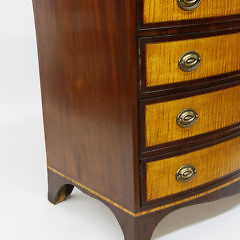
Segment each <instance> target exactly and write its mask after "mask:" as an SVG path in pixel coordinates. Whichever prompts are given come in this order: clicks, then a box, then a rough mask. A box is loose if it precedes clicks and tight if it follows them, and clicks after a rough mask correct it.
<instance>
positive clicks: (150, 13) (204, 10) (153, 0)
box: [140, 0, 240, 24]
mask: <svg viewBox="0 0 240 240" xmlns="http://www.w3.org/2000/svg"><path fill="white" fill-rule="evenodd" d="M188 2H190V1H189V0H171V1H169V0H140V5H141V10H142V12H141V13H140V15H142V19H143V20H142V21H143V24H153V23H161V22H171V21H182V20H193V19H204V18H213V17H223V16H229V15H236V14H240V2H239V0H232V1H231V2H229V1H222V0H221V1H216V0H202V1H201V0H195V1H194V0H193V1H191V3H188Z"/></svg>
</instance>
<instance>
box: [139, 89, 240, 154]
mask: <svg viewBox="0 0 240 240" xmlns="http://www.w3.org/2000/svg"><path fill="white" fill-rule="evenodd" d="M239 102H240V86H236V87H232V88H226V89H223V90H219V91H216V92H210V93H206V94H202V95H197V96H192V97H188V98H182V99H176V100H171V101H167V102H158V100H157V99H154V100H146V101H143V102H142V103H141V106H140V109H141V116H142V118H141V121H140V128H141V134H142V136H141V145H142V148H143V149H142V150H144V149H146V148H149V147H153V146H154V147H158V145H161V144H164V143H168V142H173V141H177V140H181V139H186V138H189V137H193V136H197V135H199V134H204V133H208V132H211V131H215V130H219V129H221V128H224V127H227V126H231V125H233V124H237V123H239V122H240V108H239V107H238V106H239ZM203 136H204V135H203Z"/></svg>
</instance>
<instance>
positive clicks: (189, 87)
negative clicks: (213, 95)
mask: <svg viewBox="0 0 240 240" xmlns="http://www.w3.org/2000/svg"><path fill="white" fill-rule="evenodd" d="M239 81H240V71H235V72H230V73H226V74H222V75H217V76H212V77H207V78H201V79H197V80H190V81H185V82H179V83H174V84H165V85H160V86H157V87H148V88H145V89H144V90H143V92H140V93H139V95H138V98H140V99H141V98H149V97H150V98H152V97H157V96H164V95H175V94H179V92H180V93H182V92H191V91H196V90H201V89H206V88H213V87H216V86H224V85H226V84H235V83H237V82H239Z"/></svg>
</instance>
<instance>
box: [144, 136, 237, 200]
mask: <svg viewBox="0 0 240 240" xmlns="http://www.w3.org/2000/svg"><path fill="white" fill-rule="evenodd" d="M187 166H192V167H193V166H194V168H195V169H196V175H195V177H193V176H194V175H192V177H193V179H192V180H190V181H189V182H179V181H178V180H177V172H178V171H179V169H181V171H182V172H181V174H182V175H184V173H183V169H186V171H188V167H187ZM239 169H240V137H238V138H235V139H233V140H229V141H227V142H224V143H221V144H218V145H215V146H213V147H209V148H205V149H202V150H200V151H196V152H192V153H188V154H185V155H181V156H178V157H173V158H169V159H165V160H159V161H154V162H148V163H146V167H145V171H146V179H145V181H146V182H145V183H146V184H145V186H146V192H145V201H152V200H156V199H159V198H163V197H166V196H170V195H173V194H177V193H180V192H183V191H186V190H189V189H192V188H195V187H198V186H200V185H203V184H207V183H210V182H212V181H214V180H217V179H219V178H222V177H224V176H226V175H228V174H230V173H233V172H235V171H237V170H239ZM189 177H190V175H189ZM178 178H179V174H178ZM179 180H181V179H179ZM166 186H167V187H166Z"/></svg>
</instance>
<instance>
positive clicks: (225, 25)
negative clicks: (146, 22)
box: [137, 18, 240, 37]
mask: <svg viewBox="0 0 240 240" xmlns="http://www.w3.org/2000/svg"><path fill="white" fill-rule="evenodd" d="M195 23H196V21H194V22H192V24H191V25H186V24H180V25H178V26H172V27H171V26H169V27H161V28H149V29H140V30H138V31H137V36H138V37H152V36H157V35H173V34H175V35H176V34H179V33H192V32H203V31H208V32H215V31H218V30H221V29H222V30H224V29H225V30H227V29H234V28H239V24H240V19H239V18H237V19H233V20H227V21H220V22H215V23H208V22H202V23H199V25H196V24H195ZM170 24H171V23H170Z"/></svg>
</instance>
